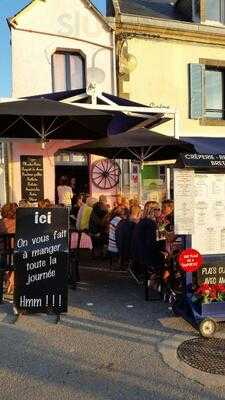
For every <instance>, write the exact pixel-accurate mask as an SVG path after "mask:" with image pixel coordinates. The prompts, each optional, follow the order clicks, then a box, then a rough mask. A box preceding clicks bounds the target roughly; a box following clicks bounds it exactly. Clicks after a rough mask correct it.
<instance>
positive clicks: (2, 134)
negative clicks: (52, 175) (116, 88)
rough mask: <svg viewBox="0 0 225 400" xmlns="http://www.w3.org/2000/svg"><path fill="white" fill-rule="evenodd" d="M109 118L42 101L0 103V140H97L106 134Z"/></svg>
mask: <svg viewBox="0 0 225 400" xmlns="http://www.w3.org/2000/svg"><path fill="white" fill-rule="evenodd" d="M112 117H113V116H112V114H110V113H105V112H103V111H99V110H90V109H86V108H82V107H81V106H77V105H70V104H65V103H60V102H59V101H53V100H47V99H44V98H35V99H21V100H17V101H8V102H2V103H0V139H3V138H6V139H11V138H26V139H33V138H40V140H41V141H42V142H45V141H46V140H49V139H84V140H88V139H89V140H90V139H93V140H94V139H97V138H99V137H104V136H106V134H107V129H108V125H109V123H110V121H111V120H112Z"/></svg>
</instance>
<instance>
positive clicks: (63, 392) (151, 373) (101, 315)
mask: <svg viewBox="0 0 225 400" xmlns="http://www.w3.org/2000/svg"><path fill="white" fill-rule="evenodd" d="M81 278H82V282H81V283H80V285H79V287H78V289H77V290H76V291H74V292H72V291H71V292H70V307H69V312H68V314H67V315H65V316H64V317H63V318H62V320H61V322H60V323H59V324H57V325H55V324H53V323H51V321H49V320H47V319H46V317H44V316H21V317H20V318H19V319H18V321H17V322H16V324H9V323H7V322H6V321H7V320H9V318H8V317H7V316H4V312H5V310H6V308H5V306H1V308H0V314H1V320H3V322H1V323H0V343H1V345H0V393H1V394H0V399H1V400H15V399H18V400H28V399H29V400H36V399H37V400H45V399H46V400H47V399H48V400H50V399H52V400H53V399H54V400H70V399H71V400H72V399H73V400H74V399H81V400H84V399H85V400H96V399H98V400H109V399H110V400H119V399H121V400H128V399H129V400H151V399H154V400H155V399H159V400H172V399H173V400H178V399H184V398H186V397H187V398H188V400H194V399H201V400H210V399H212V400H216V399H224V398H225V388H216V389H209V388H204V387H203V386H201V385H200V384H198V383H196V382H194V381H191V380H189V379H186V378H184V377H183V376H182V375H181V374H179V373H178V372H175V371H174V370H172V369H171V368H169V367H168V366H167V365H166V364H164V362H163V360H162V358H161V355H160V354H159V351H158V349H157V346H160V342H162V341H163V340H165V339H166V338H170V337H171V336H173V335H175V334H177V333H184V332H185V333H186V334H190V335H192V336H193V334H195V332H194V330H193V328H191V327H190V326H189V325H188V324H187V323H186V322H184V321H182V320H181V319H180V318H175V317H171V315H170V314H169V312H168V310H167V307H166V306H165V304H163V303H160V302H152V303H146V302H144V300H143V290H142V289H140V288H138V287H137V286H136V285H135V283H134V282H133V281H131V280H130V279H128V278H127V276H126V275H124V274H121V275H120V274H118V273H105V272H96V271H93V270H92V271H87V270H82V273H81Z"/></svg>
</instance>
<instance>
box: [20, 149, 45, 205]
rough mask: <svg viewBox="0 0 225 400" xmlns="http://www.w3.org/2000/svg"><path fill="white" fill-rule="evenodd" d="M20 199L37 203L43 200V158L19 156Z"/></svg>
mask: <svg viewBox="0 0 225 400" xmlns="http://www.w3.org/2000/svg"><path fill="white" fill-rule="evenodd" d="M20 165H21V192H22V199H26V200H27V201H29V202H30V203H37V202H38V200H40V199H43V198H44V177H43V156H20Z"/></svg>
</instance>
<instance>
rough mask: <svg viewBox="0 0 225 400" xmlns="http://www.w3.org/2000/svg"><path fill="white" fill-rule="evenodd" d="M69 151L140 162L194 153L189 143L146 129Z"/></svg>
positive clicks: (125, 133)
mask: <svg viewBox="0 0 225 400" xmlns="http://www.w3.org/2000/svg"><path fill="white" fill-rule="evenodd" d="M69 149H70V150H72V151H77V152H80V153H87V154H96V155H100V156H103V157H107V158H120V159H130V160H138V161H140V162H144V161H156V160H158V161H160V160H171V159H177V158H178V157H179V155H180V153H193V152H196V151H195V148H194V146H193V145H192V144H190V143H186V142H183V141H181V140H178V139H175V138H173V137H170V136H165V135H162V134H160V133H156V132H152V131H149V130H148V129H146V128H139V129H134V130H131V131H127V132H124V133H121V134H118V135H115V136H109V137H107V138H104V139H99V140H95V141H92V142H89V143H86V144H83V145H79V146H73V147H70V148H69ZM67 150H68V149H67Z"/></svg>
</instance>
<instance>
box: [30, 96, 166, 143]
mask: <svg viewBox="0 0 225 400" xmlns="http://www.w3.org/2000/svg"><path fill="white" fill-rule="evenodd" d="M29 98H31V99H36V98H45V99H48V100H54V101H60V102H63V103H67V104H71V105H72V104H74V105H77V106H78V105H80V106H81V107H83V108H87V109H92V110H96V111H103V112H108V113H110V114H113V115H114V118H113V119H112V120H111V122H110V123H109V126H108V132H107V133H108V135H115V134H118V133H121V132H125V131H127V130H129V129H132V128H133V127H146V128H149V129H152V128H154V127H156V126H158V125H160V124H162V123H165V122H167V121H170V120H171V119H173V118H174V110H171V109H167V108H166V109H163V108H158V109H157V110H156V109H155V108H152V107H149V106H146V105H143V104H140V103H137V102H134V101H131V100H127V99H124V98H121V97H118V96H114V95H111V94H108V93H104V92H100V93H96V96H95V97H94V99H95V101H94V103H93V97H92V95H91V94H90V93H89V90H88V89H77V90H69V91H65V92H56V93H45V94H39V95H36V96H30V97H29Z"/></svg>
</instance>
